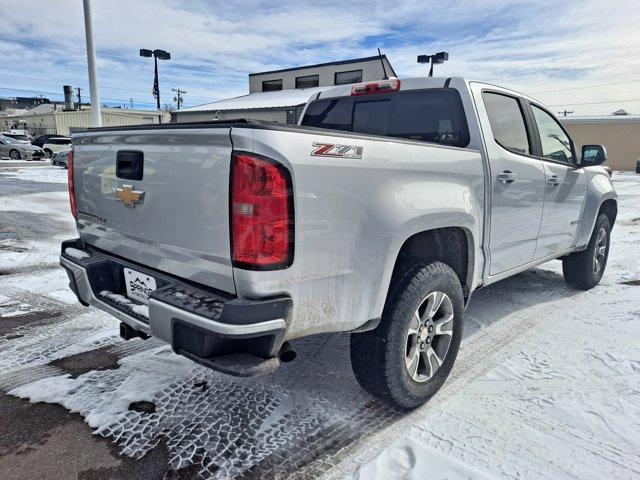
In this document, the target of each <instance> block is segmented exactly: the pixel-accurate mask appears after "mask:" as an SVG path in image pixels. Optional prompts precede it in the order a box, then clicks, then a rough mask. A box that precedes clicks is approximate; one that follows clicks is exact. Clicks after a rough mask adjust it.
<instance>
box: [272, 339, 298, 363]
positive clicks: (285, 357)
mask: <svg viewBox="0 0 640 480" xmlns="http://www.w3.org/2000/svg"><path fill="white" fill-rule="evenodd" d="M277 356H278V360H280V361H281V362H282V363H289V362H293V361H294V360H295V359H296V357H297V356H298V354H297V353H296V352H295V350H294V349H293V348H291V344H290V343H289V342H284V343H283V344H282V347H281V348H280V351H279V352H278V355H277Z"/></svg>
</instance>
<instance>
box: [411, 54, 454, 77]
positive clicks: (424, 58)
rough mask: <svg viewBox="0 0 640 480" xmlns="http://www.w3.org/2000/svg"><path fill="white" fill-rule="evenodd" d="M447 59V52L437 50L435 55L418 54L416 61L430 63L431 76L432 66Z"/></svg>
mask: <svg viewBox="0 0 640 480" xmlns="http://www.w3.org/2000/svg"><path fill="white" fill-rule="evenodd" d="M447 60H449V54H448V53H447V52H438V53H436V54H435V55H418V63H428V64H429V65H430V67H429V76H430V77H433V66H434V65H436V64H440V63H444V62H446V61H447Z"/></svg>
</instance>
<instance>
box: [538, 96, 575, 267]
mask: <svg viewBox="0 0 640 480" xmlns="http://www.w3.org/2000/svg"><path fill="white" fill-rule="evenodd" d="M531 113H532V118H533V123H534V128H533V131H534V135H535V140H536V143H537V145H536V150H537V154H538V155H539V157H540V158H541V160H542V162H543V163H544V171H545V178H546V185H545V194H544V209H543V214H542V223H541V224H540V233H539V235H538V244H537V247H536V253H535V258H536V259H538V258H543V257H546V256H549V255H553V254H556V253H559V252H562V251H564V250H567V249H569V248H571V247H573V245H574V244H575V241H576V236H577V234H578V227H579V226H580V218H581V214H582V206H583V205H584V199H585V196H586V193H587V178H586V173H585V172H584V170H582V169H577V168H576V167H575V165H576V158H575V152H574V148H573V144H572V142H571V139H570V138H569V136H568V135H567V133H566V132H565V131H564V129H563V128H562V126H561V125H560V124H559V123H558V121H557V120H556V119H555V118H554V117H553V116H552V115H551V114H549V112H547V111H546V110H544V109H542V108H541V107H538V106H536V105H533V104H531Z"/></svg>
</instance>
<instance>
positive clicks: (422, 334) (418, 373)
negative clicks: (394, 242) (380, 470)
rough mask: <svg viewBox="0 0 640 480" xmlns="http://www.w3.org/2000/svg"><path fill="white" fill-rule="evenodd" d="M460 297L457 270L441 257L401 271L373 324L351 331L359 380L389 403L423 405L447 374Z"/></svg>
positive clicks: (457, 336)
mask: <svg viewBox="0 0 640 480" xmlns="http://www.w3.org/2000/svg"><path fill="white" fill-rule="evenodd" d="M463 325H464V299H463V293H462V286H461V285H460V281H459V280H458V277H457V275H456V273H455V272H454V271H453V270H452V269H451V267H449V266H448V265H445V264H444V263H441V262H429V263H425V264H421V265H417V266H414V267H413V268H411V269H409V270H407V271H406V272H405V273H404V275H401V276H400V279H399V281H398V282H397V284H396V285H395V287H394V288H393V290H392V292H391V294H390V297H389V299H388V301H387V305H386V306H385V309H384V312H383V314H382V320H381V322H380V325H378V327H377V328H376V329H375V330H372V331H369V332H364V333H354V334H352V335H351V365H352V367H353V372H354V374H355V376H356V378H357V379H358V382H359V383H360V385H361V386H362V387H363V388H364V389H365V390H367V391H368V392H369V393H370V394H372V395H374V396H376V397H378V398H380V399H381V400H383V401H385V402H386V403H389V404H391V405H392V406H394V407H399V408H402V409H411V408H415V407H418V406H420V405H422V404H423V403H424V402H426V401H427V400H428V399H429V398H430V397H431V396H433V394H435V393H436V392H437V391H438V389H439V388H440V387H441V386H442V384H443V383H444V382H445V380H446V379H447V377H448V375H449V372H450V371H451V368H452V367H453V364H454V362H455V359H456V356H457V354H458V348H459V347H460V341H461V339H462V329H463Z"/></svg>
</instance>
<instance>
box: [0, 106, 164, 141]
mask: <svg viewBox="0 0 640 480" xmlns="http://www.w3.org/2000/svg"><path fill="white" fill-rule="evenodd" d="M101 112H102V126H104V127H120V126H128V125H142V124H146V123H158V122H159V119H160V118H162V122H163V123H168V122H169V121H170V119H171V115H170V114H169V113H168V112H158V111H155V110H130V109H125V108H106V107H103V108H101ZM90 126H91V109H90V108H88V109H84V108H83V109H82V110H72V111H64V110H63V109H62V107H61V106H60V105H53V104H50V103H43V104H42V105H38V106H37V107H35V108H33V109H31V110H27V111H26V112H23V113H20V114H17V115H6V116H1V117H0V131H5V130H10V129H12V128H17V129H20V130H23V129H24V130H28V131H29V132H30V133H31V135H33V136H35V137H37V136H38V135H43V134H45V133H52V134H55V135H65V136H67V135H70V134H71V133H73V132H75V131H78V130H86V129H87V128H89V127H90Z"/></svg>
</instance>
